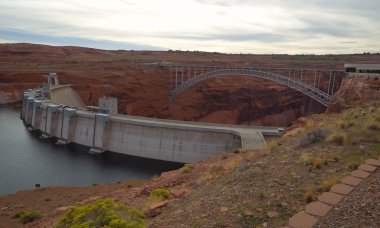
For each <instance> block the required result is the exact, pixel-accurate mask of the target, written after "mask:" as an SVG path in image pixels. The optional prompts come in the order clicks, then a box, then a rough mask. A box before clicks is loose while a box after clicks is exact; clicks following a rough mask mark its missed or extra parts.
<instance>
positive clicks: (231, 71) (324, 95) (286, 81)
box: [171, 68, 334, 106]
mask: <svg viewBox="0 0 380 228" xmlns="http://www.w3.org/2000/svg"><path fill="white" fill-rule="evenodd" d="M223 76H249V77H256V78H261V79H265V80H269V81H273V82H277V83H279V84H282V85H285V86H288V87H290V88H293V89H295V90H298V91H300V92H301V93H303V94H305V95H307V96H309V97H311V98H312V99H314V100H316V101H318V102H319V103H321V104H322V105H324V106H328V104H329V102H330V100H331V94H332V93H331V94H330V92H329V91H328V92H324V91H322V90H321V89H320V88H319V86H318V87H315V86H312V85H310V84H308V83H306V82H303V81H302V80H298V79H296V78H292V77H290V76H287V75H282V74H279V73H273V72H270V71H269V72H268V71H265V70H261V69H256V68H228V69H215V70H211V71H208V72H205V73H201V74H198V75H196V76H194V77H191V78H188V79H187V80H185V81H182V82H181V83H179V84H176V85H175V87H174V89H173V90H172V91H171V98H172V99H173V100H175V99H176V98H177V97H178V96H179V95H180V94H181V93H182V92H183V91H185V90H186V89H188V88H190V87H192V86H194V85H195V84H198V83H200V82H202V81H205V80H207V79H210V78H216V77H223ZM330 84H331V73H330V81H329V90H330V87H331V86H330ZM332 87H334V85H332Z"/></svg>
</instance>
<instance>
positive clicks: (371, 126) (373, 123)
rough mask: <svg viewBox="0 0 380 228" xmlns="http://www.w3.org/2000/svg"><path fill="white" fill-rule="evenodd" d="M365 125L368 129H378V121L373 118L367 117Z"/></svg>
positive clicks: (379, 128) (379, 125) (379, 127)
mask: <svg viewBox="0 0 380 228" xmlns="http://www.w3.org/2000/svg"><path fill="white" fill-rule="evenodd" d="M366 127H367V129H368V130H372V131H379V130H380V122H379V121H376V120H375V119H369V120H368V121H367V122H366Z"/></svg>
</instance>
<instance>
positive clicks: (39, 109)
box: [21, 82, 282, 163]
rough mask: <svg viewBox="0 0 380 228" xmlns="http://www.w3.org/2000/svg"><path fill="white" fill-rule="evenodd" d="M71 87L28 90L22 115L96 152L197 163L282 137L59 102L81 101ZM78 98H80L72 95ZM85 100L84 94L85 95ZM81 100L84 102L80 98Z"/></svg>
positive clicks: (275, 131) (31, 124)
mask: <svg viewBox="0 0 380 228" xmlns="http://www.w3.org/2000/svg"><path fill="white" fill-rule="evenodd" d="M72 93H75V91H74V90H73V89H72V88H71V87H70V86H67V85H66V86H62V85H57V84H55V85H53V84H51V82H49V84H47V86H44V87H43V88H42V89H35V90H28V91H26V92H25V93H24V98H23V108H22V112H21V118H22V119H23V120H24V122H25V124H26V125H27V126H28V128H29V129H31V130H40V131H41V132H42V136H43V137H45V138H53V137H54V138H57V140H58V141H57V142H58V143H62V144H66V143H77V144H80V145H84V146H88V147H89V148H90V152H93V153H102V152H104V151H111V152H116V153H121V154H127V155H133V156H138V157H145V158H152V159H158V160H165V161H173V162H181V163H194V162H197V161H199V160H201V159H204V158H207V157H210V156H213V155H216V154H219V153H223V152H228V151H232V150H234V149H237V148H244V149H256V148H259V147H260V146H262V145H263V144H265V139H264V136H279V135H281V134H282V129H281V128H275V127H254V126H238V125H236V126H235V125H222V124H207V123H196V122H188V121H173V120H162V119H154V118H144V117H134V116H128V115H118V114H114V113H112V112H108V113H107V112H104V110H103V112H101V111H100V110H101V109H100V108H96V107H92V108H91V107H87V108H85V107H73V105H70V104H67V103H66V104H62V103H60V102H57V101H56V100H59V99H52V98H54V97H57V96H56V95H57V94H65V100H67V102H73V100H75V99H78V97H79V96H78V95H77V94H76V93H75V94H72ZM70 97H73V98H74V99H68V98H70ZM79 99H80V98H79ZM76 103H77V104H80V103H81V101H79V102H76Z"/></svg>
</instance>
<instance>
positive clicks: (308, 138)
mask: <svg viewBox="0 0 380 228" xmlns="http://www.w3.org/2000/svg"><path fill="white" fill-rule="evenodd" d="M325 137H326V132H325V131H323V130H321V129H314V130H311V131H309V132H306V133H305V134H303V135H302V136H301V137H300V138H299V140H298V144H297V145H298V147H305V146H308V145H310V144H313V143H316V142H322V141H323V140H324V139H325Z"/></svg>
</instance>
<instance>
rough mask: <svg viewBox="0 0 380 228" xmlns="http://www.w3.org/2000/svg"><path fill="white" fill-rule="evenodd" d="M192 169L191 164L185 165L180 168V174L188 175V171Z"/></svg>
mask: <svg viewBox="0 0 380 228" xmlns="http://www.w3.org/2000/svg"><path fill="white" fill-rule="evenodd" d="M192 169H193V166H192V165H191V164H185V165H184V166H183V167H182V168H181V171H182V173H190V171H191V170H192Z"/></svg>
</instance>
